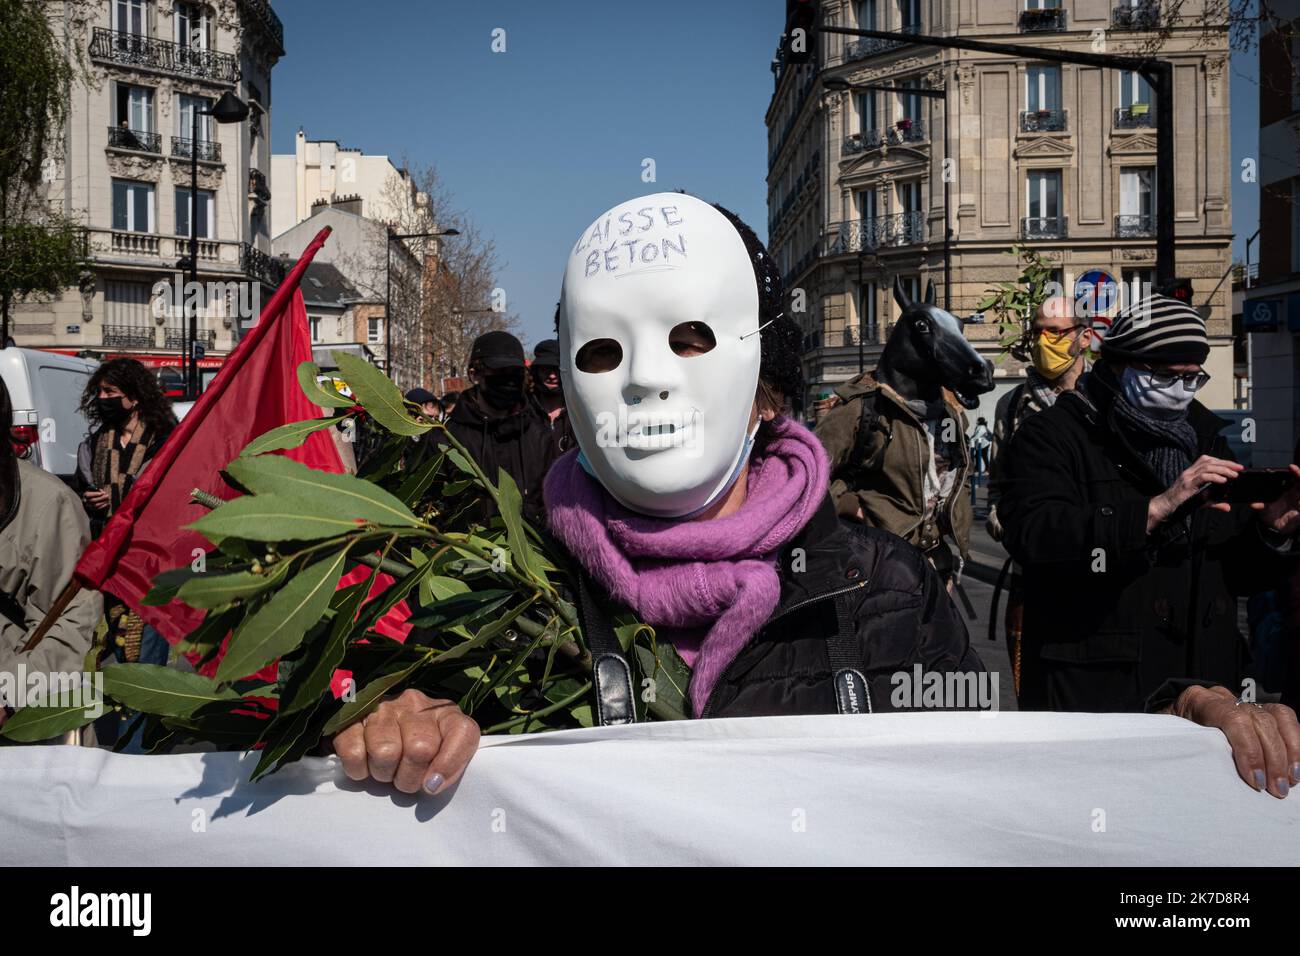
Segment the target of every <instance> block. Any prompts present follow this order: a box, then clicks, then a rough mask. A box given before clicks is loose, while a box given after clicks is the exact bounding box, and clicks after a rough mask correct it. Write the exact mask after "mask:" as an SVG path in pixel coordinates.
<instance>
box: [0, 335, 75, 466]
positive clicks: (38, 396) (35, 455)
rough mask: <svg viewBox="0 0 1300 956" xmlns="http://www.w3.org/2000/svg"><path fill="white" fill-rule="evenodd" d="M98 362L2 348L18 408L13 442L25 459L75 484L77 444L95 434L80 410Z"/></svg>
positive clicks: (2, 370) (0, 357)
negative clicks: (82, 396) (87, 384)
mask: <svg viewBox="0 0 1300 956" xmlns="http://www.w3.org/2000/svg"><path fill="white" fill-rule="evenodd" d="M98 365H99V363H98V362H96V361H94V360H93V359H83V358H77V357H75V356H72V355H60V354H58V353H57V352H42V351H41V350H40V349H22V348H14V347H11V348H7V349H0V378H3V379H4V383H5V388H7V389H8V390H9V400H10V401H11V402H12V403H13V407H14V426H13V433H12V434H11V435H10V436H9V440H10V441H12V442H13V444H14V447H15V449H17V450H18V452H19V457H20V458H25V459H26V460H28V461H30V462H31V463H32V464H34V465H36V466H37V467H39V468H43V469H44V470H45V471H48V472H49V473H50V474H52V475H57V476H58V477H59V478H62V479H63V480H64V481H66V482H68V483H69V484H71V482H72V478H73V475H74V474H76V471H77V446H78V445H79V444H81V441H82V439H84V438H85V437H86V435H87V434H88V433H89V432H90V423H89V422H88V421H86V417H85V416H84V415H82V413H81V411H80V409H79V408H78V406H79V405H80V404H81V393H82V392H83V391H84V390H85V388H86V382H87V381H89V379H90V375H91V373H92V372H93V371H94V370H95V368H96V367H97V366H98Z"/></svg>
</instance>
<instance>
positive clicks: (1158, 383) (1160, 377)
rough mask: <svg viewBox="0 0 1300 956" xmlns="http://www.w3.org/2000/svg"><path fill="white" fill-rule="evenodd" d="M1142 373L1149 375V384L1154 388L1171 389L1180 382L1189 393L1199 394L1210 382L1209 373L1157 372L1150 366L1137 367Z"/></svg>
mask: <svg viewBox="0 0 1300 956" xmlns="http://www.w3.org/2000/svg"><path fill="white" fill-rule="evenodd" d="M1137 368H1140V369H1142V370H1143V371H1144V372H1150V373H1151V384H1152V385H1154V386H1155V387H1156V388H1173V386H1174V383H1175V382H1182V383H1183V388H1185V389H1187V390H1188V391H1189V392H1199V391H1200V390H1201V389H1202V388H1204V387H1205V384H1206V383H1207V382H1208V381H1209V380H1210V373H1209V372H1205V371H1201V372H1157V371H1156V370H1155V369H1153V368H1151V367H1150V366H1141V365H1139V366H1137Z"/></svg>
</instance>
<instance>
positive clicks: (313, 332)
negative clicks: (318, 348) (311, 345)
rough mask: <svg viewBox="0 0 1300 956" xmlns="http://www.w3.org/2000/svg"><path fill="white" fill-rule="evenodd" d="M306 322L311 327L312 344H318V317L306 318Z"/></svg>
mask: <svg viewBox="0 0 1300 956" xmlns="http://www.w3.org/2000/svg"><path fill="white" fill-rule="evenodd" d="M307 322H308V323H309V324H310V325H311V340H312V342H319V341H320V316H319V315H312V316H308V318H307Z"/></svg>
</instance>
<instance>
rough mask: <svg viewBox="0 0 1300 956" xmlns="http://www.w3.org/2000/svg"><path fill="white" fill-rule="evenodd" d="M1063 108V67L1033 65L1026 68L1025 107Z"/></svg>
mask: <svg viewBox="0 0 1300 956" xmlns="http://www.w3.org/2000/svg"><path fill="white" fill-rule="evenodd" d="M1060 108H1061V68H1060V67H1059V66H1042V65H1036V66H1031V67H1029V68H1028V69H1027V70H1025V109H1027V110H1029V111H1030V112H1037V111H1038V110H1059V109H1060Z"/></svg>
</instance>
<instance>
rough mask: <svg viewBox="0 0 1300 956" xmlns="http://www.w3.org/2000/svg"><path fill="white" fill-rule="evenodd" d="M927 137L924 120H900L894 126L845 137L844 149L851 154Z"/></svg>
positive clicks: (922, 139)
mask: <svg viewBox="0 0 1300 956" xmlns="http://www.w3.org/2000/svg"><path fill="white" fill-rule="evenodd" d="M926 138H927V137H926V132H925V122H924V121H923V120H919V119H917V120H899V121H898V122H897V123H895V124H894V125H893V126H886V127H884V128H883V129H869V130H865V131H863V132H861V133H854V134H852V135H851V136H846V137H844V147H843V151H844V152H845V153H849V154H852V153H865V152H866V151H867V150H871V149H879V148H880V147H881V146H896V145H898V144H900V143H919V142H924V141H925V139H926Z"/></svg>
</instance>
